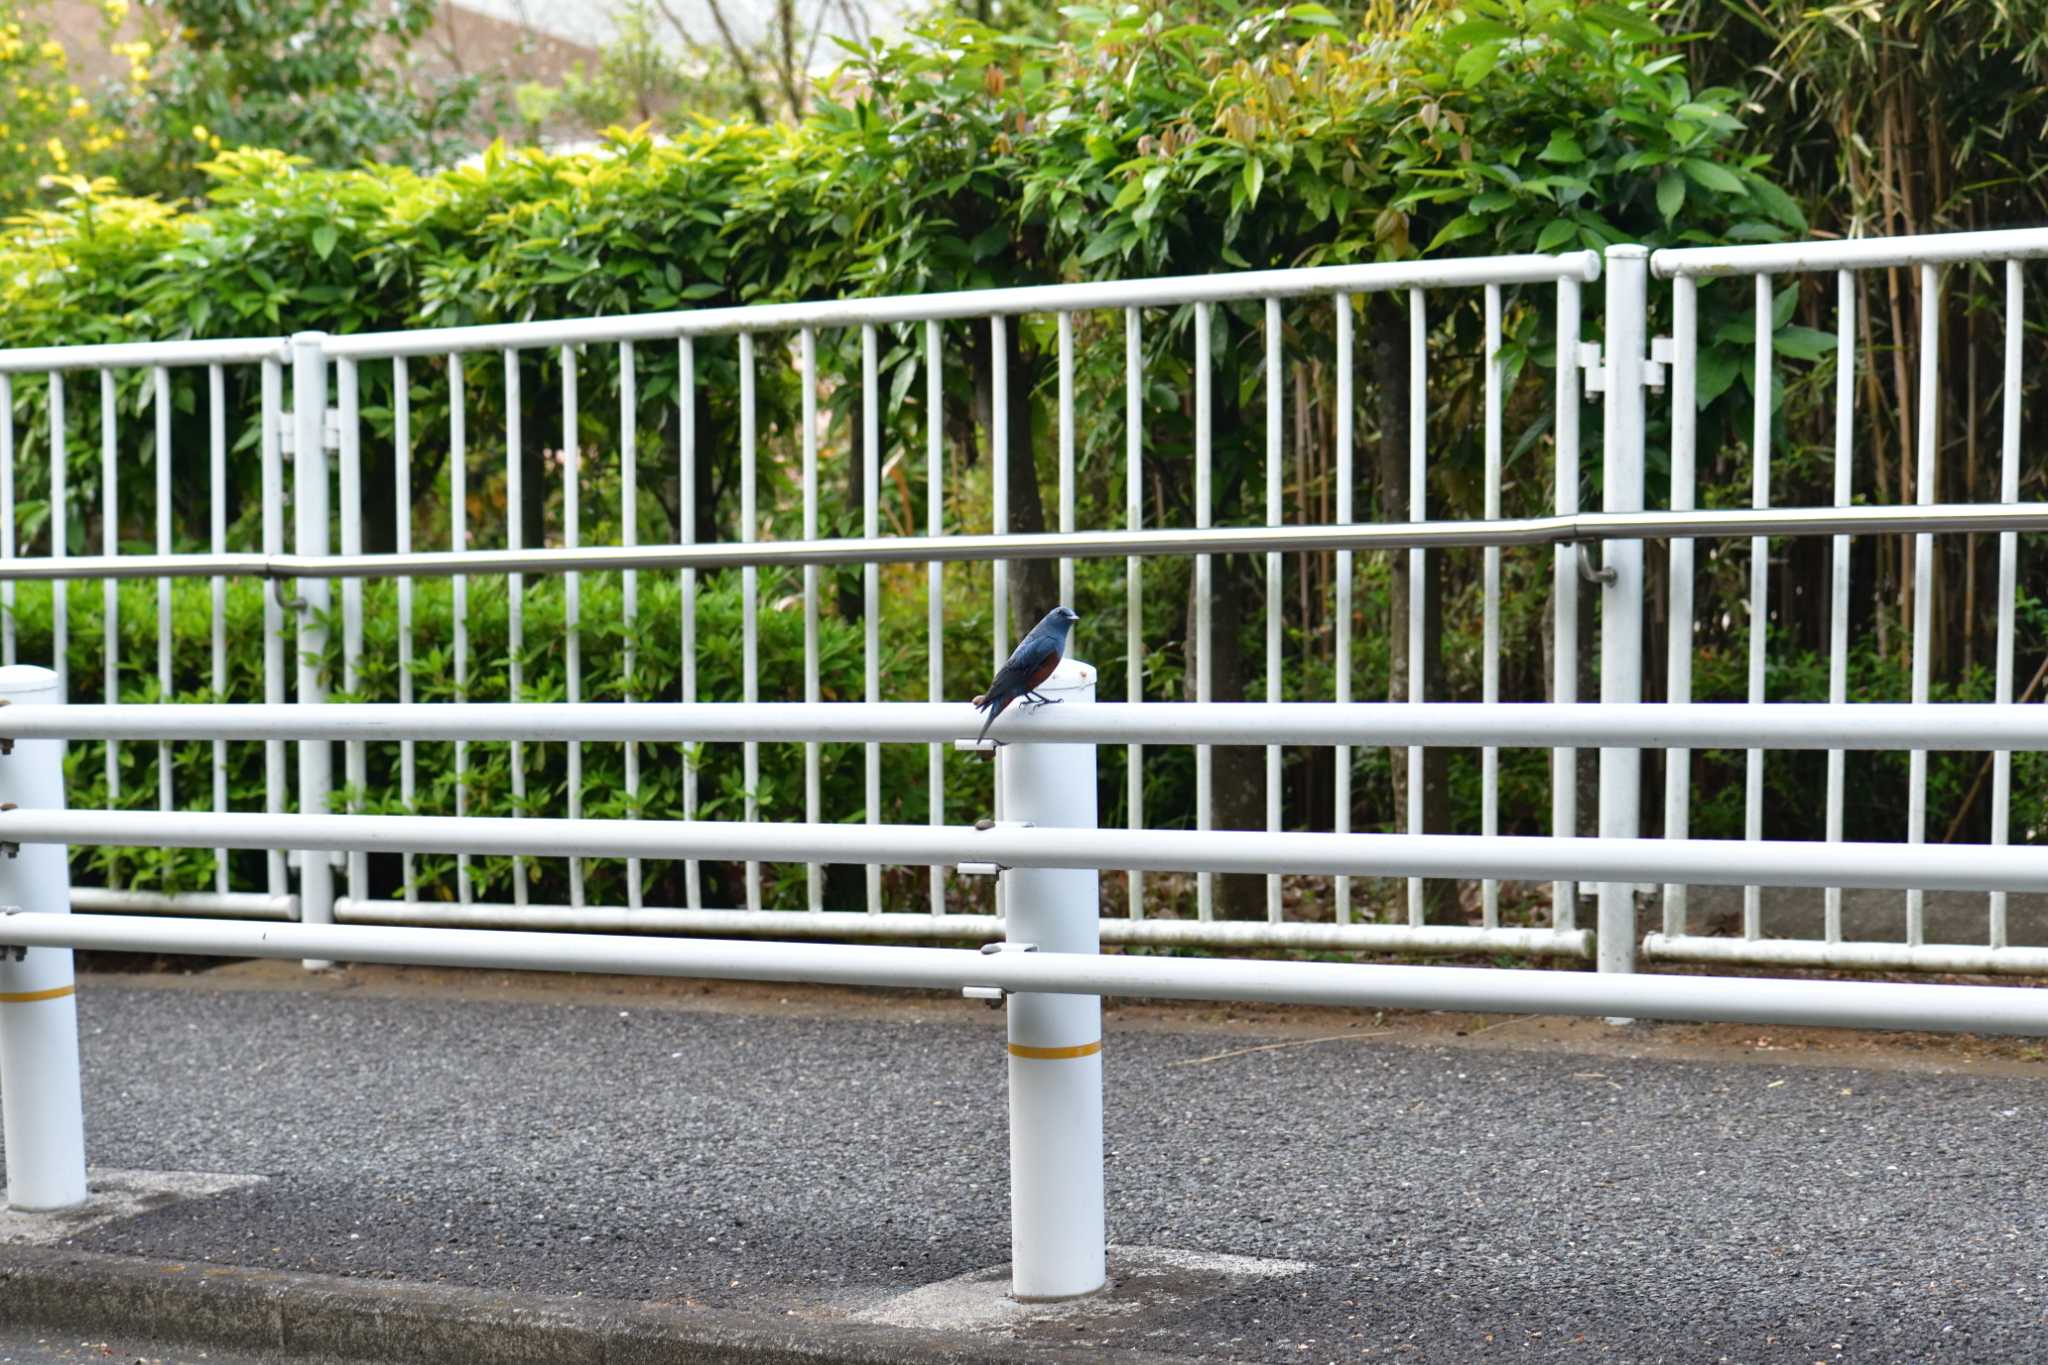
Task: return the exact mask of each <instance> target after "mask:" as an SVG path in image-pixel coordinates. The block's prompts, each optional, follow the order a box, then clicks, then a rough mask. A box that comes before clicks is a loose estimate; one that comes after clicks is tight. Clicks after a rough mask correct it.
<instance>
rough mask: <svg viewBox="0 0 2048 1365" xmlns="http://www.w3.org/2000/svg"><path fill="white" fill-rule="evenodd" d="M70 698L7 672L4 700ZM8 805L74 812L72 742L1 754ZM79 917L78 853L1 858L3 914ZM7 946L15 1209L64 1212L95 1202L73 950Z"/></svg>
mask: <svg viewBox="0 0 2048 1365" xmlns="http://www.w3.org/2000/svg"><path fill="white" fill-rule="evenodd" d="M63 700H64V692H63V689H62V688H61V687H59V686H58V683H57V675H56V674H55V673H54V672H52V671H51V670H49V669H47V668H36V667H33V666H31V665H28V664H10V665H8V666H6V667H4V668H0V702H4V703H14V702H22V703H39V704H43V705H51V704H55V703H57V702H61V701H63ZM0 801H5V802H8V803H11V804H12V805H13V806H15V807H18V808H20V809H22V810H62V809H63V808H64V741H63V740H61V739H18V740H16V741H14V746H13V752H11V753H8V754H5V755H4V756H0ZM11 910H20V911H24V912H27V913H31V914H35V913H41V914H52V915H63V914H69V913H70V911H71V866H70V852H69V850H68V849H67V848H66V847H65V846H64V845H63V844H23V845H22V846H20V847H19V848H18V849H17V848H9V849H7V850H6V856H4V857H0V916H5V914H6V913H7V912H8V911H11ZM16 951H17V950H13V949H6V948H0V1110H4V1129H5V1132H6V1141H7V1203H8V1205H9V1207H12V1208H17V1209H61V1208H69V1207H70V1206H71V1205H73V1204H82V1203H84V1202H85V1193H86V1191H85V1114H84V1109H83V1106H82V1104H81V1102H80V1097H79V1084H78V998H77V996H76V995H74V994H73V993H72V974H71V950H70V949H69V948H30V949H26V950H20V952H21V956H20V959H19V960H18V961H17V960H16V958H15V952H16Z"/></svg>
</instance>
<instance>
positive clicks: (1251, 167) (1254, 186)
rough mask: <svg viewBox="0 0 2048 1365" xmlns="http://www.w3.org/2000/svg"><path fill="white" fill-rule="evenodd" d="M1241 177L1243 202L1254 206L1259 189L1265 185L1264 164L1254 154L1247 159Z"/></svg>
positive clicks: (1257, 198)
mask: <svg viewBox="0 0 2048 1365" xmlns="http://www.w3.org/2000/svg"><path fill="white" fill-rule="evenodd" d="M1242 175H1243V182H1244V197H1245V202H1246V203H1248V204H1253V205H1256V204H1257V203H1258V202H1259V189H1260V187H1261V186H1263V185H1264V184H1265V183H1266V163H1265V162H1263V161H1261V160H1260V159H1259V158H1258V156H1257V155H1256V154H1255V155H1253V156H1250V157H1247V158H1246V159H1245V163H1244V171H1243V173H1242Z"/></svg>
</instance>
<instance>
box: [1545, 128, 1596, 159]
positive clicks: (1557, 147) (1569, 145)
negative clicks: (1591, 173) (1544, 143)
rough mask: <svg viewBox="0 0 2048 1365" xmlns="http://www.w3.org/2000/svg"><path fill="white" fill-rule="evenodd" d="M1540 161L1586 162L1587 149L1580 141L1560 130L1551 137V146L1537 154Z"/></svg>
mask: <svg viewBox="0 0 2048 1365" xmlns="http://www.w3.org/2000/svg"><path fill="white" fill-rule="evenodd" d="M1536 159H1537V160H1538V161H1562V162H1565V163H1567V164H1570V163H1575V162H1580V161H1584V160H1585V159H1586V149H1585V148H1583V147H1581V146H1580V145H1579V140H1578V139H1577V138H1575V137H1573V136H1572V135H1571V134H1570V133H1567V132H1566V131H1564V129H1562V128H1560V129H1558V130H1557V131H1556V132H1554V133H1552V134H1551V135H1550V145H1549V146H1548V147H1545V148H1544V149H1543V150H1542V151H1540V152H1538V153H1537V154H1536Z"/></svg>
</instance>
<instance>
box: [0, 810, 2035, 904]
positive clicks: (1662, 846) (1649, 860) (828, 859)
mask: <svg viewBox="0 0 2048 1365" xmlns="http://www.w3.org/2000/svg"><path fill="white" fill-rule="evenodd" d="M0 843H14V844H71V843H87V844H149V845H155V846H157V847H161V848H220V847H227V848H292V849H304V850H321V849H326V850H331V851H336V852H349V851H355V850H364V851H372V852H384V853H432V852H454V851H456V850H464V851H467V852H470V853H500V854H507V855H509V854H514V853H522V854H531V855H534V856H552V857H564V858H574V857H584V858H594V857H611V858H672V859H682V858H729V859H745V860H748V861H760V862H792V863H794V862H821V863H849V862H850V863H859V862H877V861H879V862H887V863H904V864H924V865H931V864H942V863H951V864H962V863H964V864H968V865H988V864H995V865H996V866H998V867H1003V868H1011V867H1084V868H1119V867H1121V868H1131V867H1136V868H1140V869H1142V870H1146V871H1182V872H1295V873H1309V874H1320V875H1324V876H1333V875H1337V874H1340V873H1341V874H1348V875H1351V876H1365V877H1396V876H1399V877H1475V876H1483V877H1489V878H1495V879H1500V878H1510V877H1512V878H1523V879H1528V880H1532V881H1555V880H1559V879H1562V878H1567V877H1569V878H1576V879H1579V880H1587V881H1603V882H1616V883H1623V882H1649V881H1686V882H1692V883H1697V884H1702V885H1720V886H1742V885H1748V884H1752V883H1756V884H1764V885H1770V886H1869V887H1897V888H1905V887H1915V886H1917V887H1929V888H1953V889H1956V890H1966V891H1967V890H1981V889H1983V888H1985V887H1997V888H2000V889H2003V890H2008V891H2048V848H2028V847H2006V848H1981V847H1959V846H1955V845H1950V846H1946V847H1942V846H1932V847H1913V846H1910V845H1903V844H1848V843H1839V844H1825V843H1786V842H1774V843H1758V842H1749V841H1738V840H1719V839H1698V840H1672V839H1602V838H1586V839H1550V838H1531V837H1527V836H1522V837H1508V836H1496V837H1494V838H1490V839H1489V838H1482V837H1477V836H1473V835H1461V834H1301V833H1292V832H1281V833H1273V832H1269V831H1265V830H1207V831H1196V830H1113V829H1057V828H1046V829H1040V828H1021V829H1020V828H1010V827H1005V826H1002V825H995V826H992V827H991V828H988V829H974V828H960V827H951V826H931V825H877V824H869V825H810V824H761V823H741V822H737V821H713V820H675V821H660V822H655V821H633V820H556V819H499V818H493V817H483V816H469V817H459V816H433V815H240V814H233V813H230V814H226V815H216V814H212V813H206V812H191V813H174V814H169V815H166V814H161V813H157V812H146V811H44V810H13V811H5V812H0Z"/></svg>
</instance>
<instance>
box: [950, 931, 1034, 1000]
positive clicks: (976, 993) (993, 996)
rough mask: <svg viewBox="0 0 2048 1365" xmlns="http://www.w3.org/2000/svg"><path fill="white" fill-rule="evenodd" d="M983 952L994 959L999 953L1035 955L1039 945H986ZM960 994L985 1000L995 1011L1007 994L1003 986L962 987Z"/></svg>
mask: <svg viewBox="0 0 2048 1365" xmlns="http://www.w3.org/2000/svg"><path fill="white" fill-rule="evenodd" d="M981 951H982V954H983V955H984V956H988V957H993V956H994V955H996V954H998V953H1035V952H1037V951H1038V945H1037V944H1036V943H1010V942H1002V943H984V944H982V945H981ZM960 994H961V995H963V996H965V997H966V998H967V999H969V1000H985V1001H987V1002H988V1007H989V1008H990V1009H994V1008H995V1007H996V1006H998V1005H1000V1004H1002V1003H1003V999H1004V997H1005V995H1006V994H1007V992H1005V991H1004V990H1003V988H1002V987H1001V986H962V987H961V988H960Z"/></svg>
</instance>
